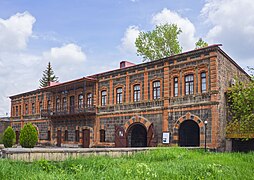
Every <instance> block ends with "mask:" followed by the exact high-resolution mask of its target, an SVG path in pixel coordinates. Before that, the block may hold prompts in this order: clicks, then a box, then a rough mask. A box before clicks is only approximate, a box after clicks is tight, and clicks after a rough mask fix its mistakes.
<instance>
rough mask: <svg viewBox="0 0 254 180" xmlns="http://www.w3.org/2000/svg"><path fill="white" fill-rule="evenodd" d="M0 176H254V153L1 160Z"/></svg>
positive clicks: (177, 151) (170, 151)
mask: <svg viewBox="0 0 254 180" xmlns="http://www.w3.org/2000/svg"><path fill="white" fill-rule="evenodd" d="M0 179H46V180H50V179H110V180H111V179H121V180H124V179H160V180H161V179H237V180H238V179H254V153H253V152H252V153H246V154H243V153H212V152H206V153H205V152H204V151H202V150H187V149H181V148H160V149H157V150H152V151H148V152H145V153H137V154H135V155H133V156H129V157H128V156H123V157H119V158H112V157H108V156H93V157H88V158H78V159H68V160H66V161H63V162H49V161H46V160H40V161H37V162H33V163H26V162H22V161H11V160H7V159H0Z"/></svg>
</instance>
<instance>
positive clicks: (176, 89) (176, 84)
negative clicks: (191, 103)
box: [174, 77, 178, 97]
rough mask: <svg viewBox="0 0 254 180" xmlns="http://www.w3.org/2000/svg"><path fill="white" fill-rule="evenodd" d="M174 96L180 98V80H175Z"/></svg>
mask: <svg viewBox="0 0 254 180" xmlns="http://www.w3.org/2000/svg"><path fill="white" fill-rule="evenodd" d="M174 96H175V97H176V96H178V78H177V77H175V78H174Z"/></svg>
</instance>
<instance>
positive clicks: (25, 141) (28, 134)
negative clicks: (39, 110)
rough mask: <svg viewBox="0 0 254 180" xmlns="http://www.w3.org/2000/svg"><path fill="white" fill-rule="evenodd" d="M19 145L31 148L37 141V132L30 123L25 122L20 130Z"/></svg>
mask: <svg viewBox="0 0 254 180" xmlns="http://www.w3.org/2000/svg"><path fill="white" fill-rule="evenodd" d="M19 140H20V145H21V146H22V147H24V148H33V147H34V146H35V144H36V143H37V141H38V132H37V130H36V128H35V127H34V125H33V124H32V123H27V124H25V125H24V127H23V128H22V129H21V131H20V136H19Z"/></svg>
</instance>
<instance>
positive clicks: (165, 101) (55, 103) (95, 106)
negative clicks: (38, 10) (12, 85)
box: [10, 45, 249, 150]
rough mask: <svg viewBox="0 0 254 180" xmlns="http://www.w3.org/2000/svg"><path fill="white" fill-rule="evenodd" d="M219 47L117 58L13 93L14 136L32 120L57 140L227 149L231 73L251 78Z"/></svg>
mask: <svg viewBox="0 0 254 180" xmlns="http://www.w3.org/2000/svg"><path fill="white" fill-rule="evenodd" d="M219 46H220V45H211V46H208V47H205V48H201V49H196V50H193V51H189V52H185V53H181V54H177V55H174V56H170V57H166V58H164V59H159V60H156V61H152V62H148V63H142V64H138V65H134V64H132V63H129V62H127V61H122V62H121V63H120V68H119V69H116V70H112V71H108V72H103V73H99V74H95V75H91V76H88V77H83V78H80V79H76V80H73V81H69V82H64V83H60V84H54V85H51V86H48V87H46V88H41V89H37V90H34V91H29V92H25V93H22V94H18V95H14V96H11V97H10V98H11V125H12V126H13V128H14V129H15V131H16V134H17V136H18V135H19V131H20V128H21V127H22V126H23V125H24V123H26V122H32V123H33V124H34V125H35V126H36V127H37V129H38V131H39V142H40V143H49V144H54V145H58V146H71V145H72V146H82V147H100V146H102V147H139V146H155V145H158V144H161V143H163V141H164V142H169V143H170V144H178V145H180V146H201V147H204V145H205V138H206V142H207V146H208V147H209V148H215V149H218V150H224V149H225V147H226V134H225V126H226V122H227V104H226V95H225V93H226V91H227V89H228V87H229V86H230V85H231V84H232V82H233V81H234V78H235V77H238V78H240V79H241V80H243V81H248V80H249V76H248V74H247V73H246V72H245V71H244V70H243V69H242V68H241V67H240V66H238V65H237V64H236V63H235V62H234V61H233V60H232V59H231V58H230V57H229V56H228V55H227V54H226V53H225V52H224V51H223V50H222V49H221V48H220V47H219ZM205 121H206V122H207V125H205V123H204V122H205ZM205 127H206V128H205ZM205 131H206V132H205ZM205 134H207V136H205ZM162 139H163V140H162Z"/></svg>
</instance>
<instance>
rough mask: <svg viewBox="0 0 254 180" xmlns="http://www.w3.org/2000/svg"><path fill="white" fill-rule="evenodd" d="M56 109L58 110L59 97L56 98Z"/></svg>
mask: <svg viewBox="0 0 254 180" xmlns="http://www.w3.org/2000/svg"><path fill="white" fill-rule="evenodd" d="M56 111H57V112H58V111H60V99H59V98H57V99H56Z"/></svg>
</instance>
